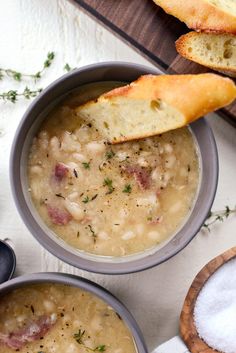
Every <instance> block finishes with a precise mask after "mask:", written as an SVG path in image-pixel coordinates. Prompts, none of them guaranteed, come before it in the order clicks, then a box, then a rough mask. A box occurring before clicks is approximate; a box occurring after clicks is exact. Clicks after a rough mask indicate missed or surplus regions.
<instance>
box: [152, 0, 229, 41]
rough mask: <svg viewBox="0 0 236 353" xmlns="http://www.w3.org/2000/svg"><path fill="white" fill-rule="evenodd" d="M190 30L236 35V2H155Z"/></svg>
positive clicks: (165, 0) (207, 0) (204, 0)
mask: <svg viewBox="0 0 236 353" xmlns="http://www.w3.org/2000/svg"><path fill="white" fill-rule="evenodd" d="M153 1H154V2H155V3H156V4H157V5H159V6H160V7H162V8H163V9H164V11H165V12H167V13H168V14H170V15H173V16H175V17H177V18H178V19H179V20H180V21H182V22H185V23H186V25H187V26H188V27H189V28H192V29H194V30H196V31H205V32H219V33H223V32H227V33H233V34H236V1H235V0H153Z"/></svg>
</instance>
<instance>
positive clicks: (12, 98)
mask: <svg viewBox="0 0 236 353" xmlns="http://www.w3.org/2000/svg"><path fill="white" fill-rule="evenodd" d="M40 92H42V88H40V89H37V90H33V91H31V90H30V89H29V88H28V87H25V89H24V91H23V92H18V91H17V90H10V91H8V92H2V93H0V99H2V100H4V101H9V102H11V103H16V101H17V100H18V98H19V97H24V98H25V99H30V98H34V97H36V96H37V95H38V94H39V93H40Z"/></svg>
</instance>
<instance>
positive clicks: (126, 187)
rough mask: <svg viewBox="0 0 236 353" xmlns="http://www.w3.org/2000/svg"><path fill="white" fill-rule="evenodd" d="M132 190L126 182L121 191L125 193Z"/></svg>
mask: <svg viewBox="0 0 236 353" xmlns="http://www.w3.org/2000/svg"><path fill="white" fill-rule="evenodd" d="M131 191H132V187H131V185H130V184H126V185H125V187H124V189H123V190H122V192H125V193H126V194H130V193H131Z"/></svg>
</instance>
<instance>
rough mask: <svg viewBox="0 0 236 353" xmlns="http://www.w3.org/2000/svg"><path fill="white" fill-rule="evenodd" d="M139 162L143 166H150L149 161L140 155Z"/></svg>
mask: <svg viewBox="0 0 236 353" xmlns="http://www.w3.org/2000/svg"><path fill="white" fill-rule="evenodd" d="M138 164H139V165H140V166H141V167H148V162H147V161H146V159H145V158H143V157H139V159H138Z"/></svg>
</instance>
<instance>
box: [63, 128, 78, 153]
mask: <svg viewBox="0 0 236 353" xmlns="http://www.w3.org/2000/svg"><path fill="white" fill-rule="evenodd" d="M61 149H62V150H63V151H65V152H79V151H80V149H81V145H80V143H79V142H78V141H77V138H76V136H75V135H74V134H70V133H69V132H67V131H66V132H64V134H63V137H62V141H61Z"/></svg>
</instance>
